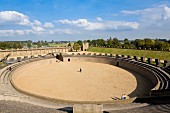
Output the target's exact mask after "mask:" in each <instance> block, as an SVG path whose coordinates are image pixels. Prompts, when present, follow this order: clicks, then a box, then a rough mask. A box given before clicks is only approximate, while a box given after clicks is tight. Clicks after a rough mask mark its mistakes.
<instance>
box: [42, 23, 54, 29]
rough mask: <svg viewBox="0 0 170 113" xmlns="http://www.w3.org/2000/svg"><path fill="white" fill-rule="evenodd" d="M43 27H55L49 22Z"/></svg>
mask: <svg viewBox="0 0 170 113" xmlns="http://www.w3.org/2000/svg"><path fill="white" fill-rule="evenodd" d="M43 27H45V28H54V25H53V24H52V23H49V22H47V23H45V24H44V25H43Z"/></svg>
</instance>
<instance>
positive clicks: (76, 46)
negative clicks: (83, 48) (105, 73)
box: [73, 42, 80, 52]
mask: <svg viewBox="0 0 170 113" xmlns="http://www.w3.org/2000/svg"><path fill="white" fill-rule="evenodd" d="M73 49H74V50H76V52H77V50H79V49H80V45H79V44H78V43H77V42H75V43H74V45H73Z"/></svg>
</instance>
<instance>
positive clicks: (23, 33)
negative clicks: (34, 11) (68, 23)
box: [0, 27, 81, 36]
mask: <svg viewBox="0 0 170 113" xmlns="http://www.w3.org/2000/svg"><path fill="white" fill-rule="evenodd" d="M80 33H81V32H79V31H77V30H73V29H50V30H46V29H42V28H41V27H35V28H33V29H26V30H12V29H10V30H0V36H26V35H31V34H32V35H55V34H69V35H71V34H80Z"/></svg>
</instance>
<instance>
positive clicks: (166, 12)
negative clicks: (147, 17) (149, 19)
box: [164, 7, 170, 20]
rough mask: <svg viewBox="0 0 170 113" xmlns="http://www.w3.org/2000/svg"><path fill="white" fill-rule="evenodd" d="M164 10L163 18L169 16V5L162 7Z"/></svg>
mask: <svg viewBox="0 0 170 113" xmlns="http://www.w3.org/2000/svg"><path fill="white" fill-rule="evenodd" d="M164 10H165V15H164V19H165V20H166V19H169V18H170V8H169V7H164Z"/></svg>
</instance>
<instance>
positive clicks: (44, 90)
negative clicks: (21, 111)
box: [13, 59, 146, 101]
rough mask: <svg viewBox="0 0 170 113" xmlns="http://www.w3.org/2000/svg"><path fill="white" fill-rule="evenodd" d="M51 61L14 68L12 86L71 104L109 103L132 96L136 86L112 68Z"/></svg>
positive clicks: (125, 73) (128, 75) (123, 72)
mask: <svg viewBox="0 0 170 113" xmlns="http://www.w3.org/2000/svg"><path fill="white" fill-rule="evenodd" d="M51 61H52V62H51V63H50V60H49V59H48V60H42V61H37V62H33V63H29V64H26V65H24V66H22V67H20V68H18V69H17V70H16V71H15V72H14V74H13V81H14V83H15V85H16V86H17V87H18V88H20V89H22V90H25V91H29V92H31V93H34V94H38V95H42V96H47V97H52V98H57V99H64V100H74V101H105V100H113V99H112V98H114V97H119V98H120V96H121V94H126V95H128V94H130V93H132V92H133V91H134V90H135V89H136V87H137V80H136V77H135V76H134V75H133V74H132V73H130V72H128V71H126V70H123V69H121V68H118V67H116V66H112V65H108V64H101V63H91V62H78V61H77V62H60V63H57V62H55V59H53V60H51ZM80 67H81V68H82V72H81V73H80V72H79V69H80ZM136 76H137V75H136ZM138 77H139V76H138ZM140 79H141V80H140V81H142V82H145V81H146V80H145V79H144V78H142V77H141V78H140ZM141 87H142V86H141ZM144 87H146V86H143V88H144ZM141 92H142V91H140V93H141Z"/></svg>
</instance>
